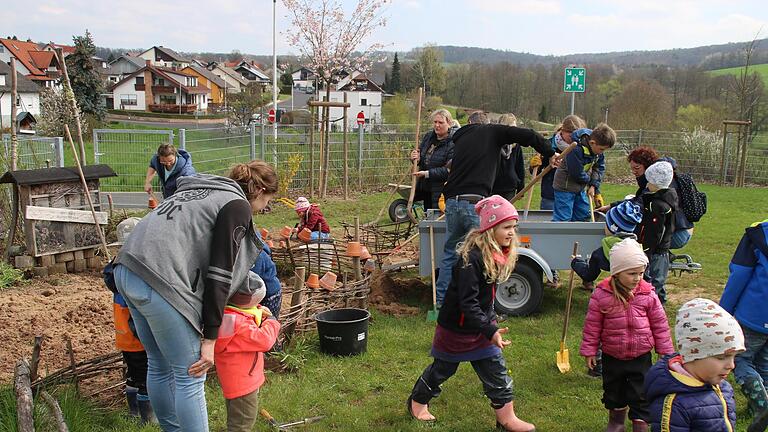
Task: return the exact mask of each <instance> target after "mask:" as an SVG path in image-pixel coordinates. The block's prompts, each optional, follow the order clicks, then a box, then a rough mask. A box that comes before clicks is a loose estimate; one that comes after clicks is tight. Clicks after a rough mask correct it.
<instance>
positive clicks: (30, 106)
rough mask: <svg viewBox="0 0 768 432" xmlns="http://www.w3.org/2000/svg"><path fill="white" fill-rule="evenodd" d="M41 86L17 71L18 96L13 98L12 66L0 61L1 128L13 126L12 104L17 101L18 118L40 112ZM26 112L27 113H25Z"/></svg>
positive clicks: (36, 114) (35, 114)
mask: <svg viewBox="0 0 768 432" xmlns="http://www.w3.org/2000/svg"><path fill="white" fill-rule="evenodd" d="M40 90H41V87H40V86H39V85H37V84H35V83H34V82H33V81H32V80H30V79H28V78H27V77H25V76H24V74H22V73H21V72H20V71H19V70H17V71H16V91H17V92H18V96H17V97H16V100H15V101H12V100H11V67H10V66H8V64H7V63H5V62H0V130H3V129H5V128H8V127H10V126H11V104H12V103H14V102H15V103H16V111H17V113H18V114H17V120H20V119H23V118H26V117H29V115H30V114H31V115H32V116H39V114H40ZM25 113H26V114H25Z"/></svg>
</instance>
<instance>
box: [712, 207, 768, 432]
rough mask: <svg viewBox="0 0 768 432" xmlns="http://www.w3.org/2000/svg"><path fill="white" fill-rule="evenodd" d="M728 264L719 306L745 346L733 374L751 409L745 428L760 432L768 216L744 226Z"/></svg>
mask: <svg viewBox="0 0 768 432" xmlns="http://www.w3.org/2000/svg"><path fill="white" fill-rule="evenodd" d="M729 267H730V270H731V275H730V276H729V277H728V282H727V283H726V284H725V289H724V290H723V295H722V297H721V298H720V306H722V307H723V309H725V310H727V311H728V312H729V313H731V314H733V316H734V317H736V320H737V321H738V322H739V325H741V330H742V331H743V332H744V339H745V345H746V348H747V350H746V351H744V352H743V353H740V354H739V355H737V356H736V368H735V369H734V370H733V375H734V377H736V382H737V383H739V385H740V386H741V392H742V393H744V396H746V397H747V401H748V402H749V408H750V410H751V411H752V415H753V421H752V424H751V425H750V426H749V428H748V429H747V431H748V432H756V431H761V432H762V431H764V430H765V428H766V427H768V393H766V389H765V384H766V381H768V308H766V307H765V304H766V300H768V219H766V220H764V221H762V222H756V223H754V224H752V226H750V227H749V228H747V229H746V232H745V233H744V236H743V237H742V238H741V242H740V243H739V246H738V247H737V248H736V253H734V255H733V258H732V259H731V264H730V266H729Z"/></svg>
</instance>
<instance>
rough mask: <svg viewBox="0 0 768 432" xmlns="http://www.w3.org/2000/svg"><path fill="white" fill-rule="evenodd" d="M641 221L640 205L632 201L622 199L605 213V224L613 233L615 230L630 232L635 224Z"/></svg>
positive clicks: (633, 229)
mask: <svg viewBox="0 0 768 432" xmlns="http://www.w3.org/2000/svg"><path fill="white" fill-rule="evenodd" d="M642 221H643V212H642V210H641V209H640V206H639V205H637V204H635V203H633V202H632V201H622V202H621V203H619V205H616V206H614V207H611V209H610V210H608V213H606V215H605V225H606V226H607V227H608V231H610V232H611V233H613V234H616V233H617V232H619V231H621V232H627V233H631V232H634V231H635V226H636V225H637V224H639V223H640V222H642Z"/></svg>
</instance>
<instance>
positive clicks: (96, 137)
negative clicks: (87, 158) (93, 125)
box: [62, 129, 99, 164]
mask: <svg viewBox="0 0 768 432" xmlns="http://www.w3.org/2000/svg"><path fill="white" fill-rule="evenodd" d="M62 160H63V158H62ZM93 163H95V164H98V163H99V131H98V129H94V130H93Z"/></svg>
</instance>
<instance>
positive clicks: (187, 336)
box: [115, 265, 208, 432]
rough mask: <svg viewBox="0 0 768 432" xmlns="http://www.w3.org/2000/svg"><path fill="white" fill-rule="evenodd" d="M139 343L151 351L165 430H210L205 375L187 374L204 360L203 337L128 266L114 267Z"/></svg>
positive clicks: (152, 384)
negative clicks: (198, 362)
mask: <svg viewBox="0 0 768 432" xmlns="http://www.w3.org/2000/svg"><path fill="white" fill-rule="evenodd" d="M115 284H116V285H117V290H118V291H119V292H120V294H122V296H123V297H124V298H125V302H126V303H127V304H128V309H129V310H130V311H131V317H132V318H133V322H134V324H135V325H136V332H137V333H138V335H139V340H141V343H142V344H143V345H144V349H145V350H146V351H147V361H148V370H147V391H148V393H149V398H150V400H151V402H152V408H153V409H154V411H155V415H156V416H157V420H158V422H159V423H160V427H161V428H162V429H163V431H166V432H168V431H174V432H175V431H184V432H207V431H208V411H207V407H206V403H205V388H204V386H205V376H202V377H200V378H195V377H193V376H191V375H189V372H188V371H187V370H188V369H189V366H190V365H192V363H194V362H196V361H197V360H199V359H200V333H199V332H198V331H197V329H195V328H194V327H193V326H192V324H190V323H189V321H187V320H186V319H185V318H184V317H183V316H182V315H181V314H179V313H178V312H177V311H176V309H174V308H173V306H171V305H170V303H168V302H167V301H166V300H165V299H164V298H163V297H162V296H160V295H159V294H158V293H157V292H156V291H155V290H153V289H152V287H150V286H149V285H147V283H146V282H144V281H143V280H142V279H141V278H140V277H139V276H137V275H136V274H135V273H133V272H132V271H131V270H129V269H128V268H127V267H125V266H122V265H118V266H116V267H115Z"/></svg>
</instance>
